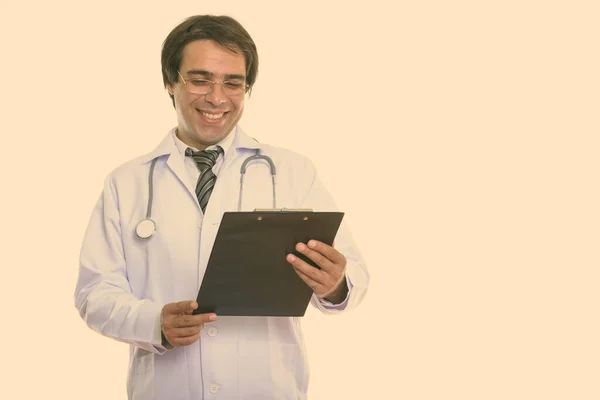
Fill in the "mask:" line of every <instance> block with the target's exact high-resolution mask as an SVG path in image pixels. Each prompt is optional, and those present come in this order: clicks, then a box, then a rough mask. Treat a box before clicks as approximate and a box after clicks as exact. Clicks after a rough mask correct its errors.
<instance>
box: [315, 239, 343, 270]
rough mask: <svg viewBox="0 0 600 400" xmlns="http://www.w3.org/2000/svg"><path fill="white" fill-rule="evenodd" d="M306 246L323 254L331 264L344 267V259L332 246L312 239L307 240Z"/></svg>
mask: <svg viewBox="0 0 600 400" xmlns="http://www.w3.org/2000/svg"><path fill="white" fill-rule="evenodd" d="M307 244H308V247H309V248H311V249H312V250H315V251H318V252H319V253H321V254H323V255H324V256H325V257H327V259H329V260H331V262H332V263H334V264H343V265H346V257H345V256H344V255H343V254H342V253H340V252H339V251H337V250H336V249H335V248H333V247H332V246H329V245H328V244H326V243H323V242H319V241H318V240H314V239H311V240H309V241H308V243H307Z"/></svg>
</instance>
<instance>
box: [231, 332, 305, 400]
mask: <svg viewBox="0 0 600 400" xmlns="http://www.w3.org/2000/svg"><path fill="white" fill-rule="evenodd" d="M238 351H239V358H238V360H239V385H240V386H239V387H240V394H241V395H240V399H256V398H261V399H265V400H268V399H273V400H275V399H290V400H291V399H294V400H296V399H298V398H299V397H298V396H299V393H298V384H299V378H301V375H302V374H301V371H299V370H300V368H299V366H300V365H301V362H302V358H301V351H300V348H299V346H298V345H296V344H293V343H289V344H288V343H276V342H267V341H246V340H242V341H240V342H239V343H238Z"/></svg>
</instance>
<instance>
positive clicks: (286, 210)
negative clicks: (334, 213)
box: [254, 207, 313, 212]
mask: <svg viewBox="0 0 600 400" xmlns="http://www.w3.org/2000/svg"><path fill="white" fill-rule="evenodd" d="M312 211H313V210H312V208H285V207H284V208H255V209H254V212H312Z"/></svg>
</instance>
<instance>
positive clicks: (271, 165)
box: [237, 149, 277, 211]
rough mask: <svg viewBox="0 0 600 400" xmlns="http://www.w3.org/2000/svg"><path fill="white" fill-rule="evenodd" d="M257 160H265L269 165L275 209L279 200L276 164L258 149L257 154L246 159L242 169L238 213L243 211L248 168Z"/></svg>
mask: <svg viewBox="0 0 600 400" xmlns="http://www.w3.org/2000/svg"><path fill="white" fill-rule="evenodd" d="M257 160H264V161H266V162H267V163H268V164H269V170H270V171H271V181H272V183H271V184H272V186H273V208H276V204H277V200H276V196H275V175H276V174H277V171H276V169H275V163H273V160H271V157H269V156H264V155H262V154H260V149H256V154H255V155H253V156H250V157H248V158H246V159H245V160H244V162H243V163H242V167H241V168H240V195H239V197H238V207H237V210H238V211H241V210H242V193H243V192H244V176H245V175H246V167H247V166H248V164H249V163H251V162H252V161H257Z"/></svg>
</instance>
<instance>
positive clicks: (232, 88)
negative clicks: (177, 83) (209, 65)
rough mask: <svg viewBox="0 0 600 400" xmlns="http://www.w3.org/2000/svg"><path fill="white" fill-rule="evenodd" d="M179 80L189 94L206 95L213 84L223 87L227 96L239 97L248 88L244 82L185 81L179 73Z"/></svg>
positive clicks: (196, 79) (195, 79)
mask: <svg viewBox="0 0 600 400" xmlns="http://www.w3.org/2000/svg"><path fill="white" fill-rule="evenodd" d="M177 73H178V74H179V76H180V77H181V79H182V80H183V83H184V85H185V86H186V87H187V89H188V91H189V92H190V93H195V94H208V93H210V92H211V90H213V87H214V86H215V84H218V85H221V86H222V87H223V92H225V94H226V95H227V96H239V95H240V94H243V93H245V92H246V91H247V90H248V89H249V88H250V86H249V85H246V84H245V83H244V82H239V81H235V80H234V81H223V82H217V81H209V80H208V79H198V78H194V79H187V80H186V79H185V78H184V77H183V75H181V72H179V71H178V72H177Z"/></svg>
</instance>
